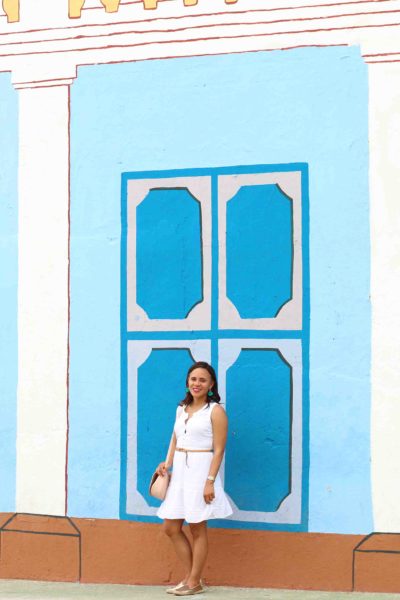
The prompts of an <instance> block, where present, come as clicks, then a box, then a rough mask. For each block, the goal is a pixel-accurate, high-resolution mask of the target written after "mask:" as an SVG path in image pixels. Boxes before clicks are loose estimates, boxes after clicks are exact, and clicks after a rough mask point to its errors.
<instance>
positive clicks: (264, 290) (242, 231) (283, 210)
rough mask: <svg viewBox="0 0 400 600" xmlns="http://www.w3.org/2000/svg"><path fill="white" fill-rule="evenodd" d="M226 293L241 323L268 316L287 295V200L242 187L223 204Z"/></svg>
mask: <svg viewBox="0 0 400 600" xmlns="http://www.w3.org/2000/svg"><path fill="white" fill-rule="evenodd" d="M226 253H227V275H226V276H227V295H228V297H229V299H230V300H231V301H232V302H233V304H234V305H235V306H236V308H237V310H238V312H239V314H240V316H241V317H242V318H243V319H251V318H273V317H276V315H277V314H278V312H279V310H280V309H281V308H282V306H283V305H284V304H286V302H288V300H290V299H291V297H292V271H293V215H292V201H291V199H290V198H289V197H288V196H286V194H284V193H283V192H282V190H281V189H280V188H279V186H277V185H245V186H242V187H241V188H240V189H239V191H238V192H237V194H236V195H235V196H234V197H233V198H232V199H231V200H229V202H228V203H227V232H226Z"/></svg>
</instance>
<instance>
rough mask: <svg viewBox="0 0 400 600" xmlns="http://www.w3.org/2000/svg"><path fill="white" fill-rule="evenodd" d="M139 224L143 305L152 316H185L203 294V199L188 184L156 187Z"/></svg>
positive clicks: (139, 295)
mask: <svg viewBox="0 0 400 600" xmlns="http://www.w3.org/2000/svg"><path fill="white" fill-rule="evenodd" d="M136 223H137V237H136V272H137V281H136V285H137V301H138V304H139V306H141V308H143V309H144V311H145V312H146V313H147V316H148V317H149V318H151V319H184V318H185V317H186V316H187V315H188V313H189V312H190V311H191V310H192V308H193V306H194V305H195V304H198V303H199V302H200V301H201V300H202V299H203V291H202V288H203V285H202V284H203V273H202V257H201V213H200V204H199V202H198V200H197V199H196V198H195V197H194V196H193V195H192V194H191V193H190V192H189V190H188V189H187V188H181V189H177V188H175V189H174V188H170V189H163V188H154V189H152V190H150V191H149V193H148V194H147V196H146V198H145V199H144V200H143V201H142V202H141V203H140V204H139V206H138V207H137V208H136Z"/></svg>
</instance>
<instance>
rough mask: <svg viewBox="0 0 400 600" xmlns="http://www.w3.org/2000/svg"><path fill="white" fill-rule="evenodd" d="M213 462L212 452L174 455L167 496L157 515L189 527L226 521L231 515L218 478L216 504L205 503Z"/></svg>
mask: <svg viewBox="0 0 400 600" xmlns="http://www.w3.org/2000/svg"><path fill="white" fill-rule="evenodd" d="M212 458H213V454H212V452H188V454H186V453H185V452H175V455H174V462H173V467H172V475H171V481H170V484H169V487H168V491H167V495H166V497H165V500H164V501H163V503H162V504H161V506H160V507H159V509H158V511H157V516H158V517H160V519H185V521H187V523H200V522H201V521H207V520H208V519H223V518H225V517H229V515H231V514H232V507H231V505H230V504H229V501H228V498H227V497H226V494H225V492H224V490H223V487H222V483H221V479H220V477H219V475H217V477H216V480H215V483H214V490H215V498H214V500H213V501H212V502H211V503H210V504H207V503H206V502H205V500H204V497H203V493H204V486H205V483H206V480H207V475H208V473H209V469H210V464H211V461H212Z"/></svg>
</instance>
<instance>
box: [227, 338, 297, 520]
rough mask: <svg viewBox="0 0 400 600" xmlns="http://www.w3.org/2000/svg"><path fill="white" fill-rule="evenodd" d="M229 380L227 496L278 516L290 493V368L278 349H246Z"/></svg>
mask: <svg viewBox="0 0 400 600" xmlns="http://www.w3.org/2000/svg"><path fill="white" fill-rule="evenodd" d="M244 343H245V342H244ZM226 379H227V381H226V395H227V397H229V418H230V430H229V434H228V441H227V447H226V460H225V467H226V476H225V488H226V491H227V492H228V493H229V494H230V496H231V497H232V499H233V500H234V501H235V504H236V506H237V507H238V508H240V509H241V510H253V511H264V512H274V511H276V510H277V508H278V506H279V504H280V503H281V502H282V501H283V499H284V498H285V497H286V496H287V494H288V493H289V491H290V446H291V413H292V390H291V387H292V386H291V368H290V366H289V365H288V364H287V363H286V361H285V360H284V359H283V357H282V355H280V354H279V353H278V352H277V351H276V350H272V349H249V348H245V349H243V350H242V351H241V352H240V354H239V356H238V358H237V360H236V362H235V363H234V364H233V365H232V366H231V367H230V368H229V369H228V372H227V375H226ZM249 399H251V401H250V402H248V401H247V402H246V400H249ZM255 448H257V451H256V452H255V451H254V450H255ZM261 449H262V451H260V450H261Z"/></svg>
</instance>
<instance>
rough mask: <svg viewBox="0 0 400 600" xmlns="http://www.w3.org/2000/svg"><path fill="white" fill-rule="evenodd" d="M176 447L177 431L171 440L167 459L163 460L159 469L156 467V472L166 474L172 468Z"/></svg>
mask: <svg viewBox="0 0 400 600" xmlns="http://www.w3.org/2000/svg"><path fill="white" fill-rule="evenodd" d="M175 448H176V435H175V432H173V433H172V437H171V441H170V444H169V448H168V454H167V458H166V460H165V461H163V462H161V463H160V464H159V465H158V467H157V469H156V473H158V474H159V475H161V476H163V475H165V474H166V472H167V470H168V469H170V468H171V467H172V463H173V460H174V452H175Z"/></svg>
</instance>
